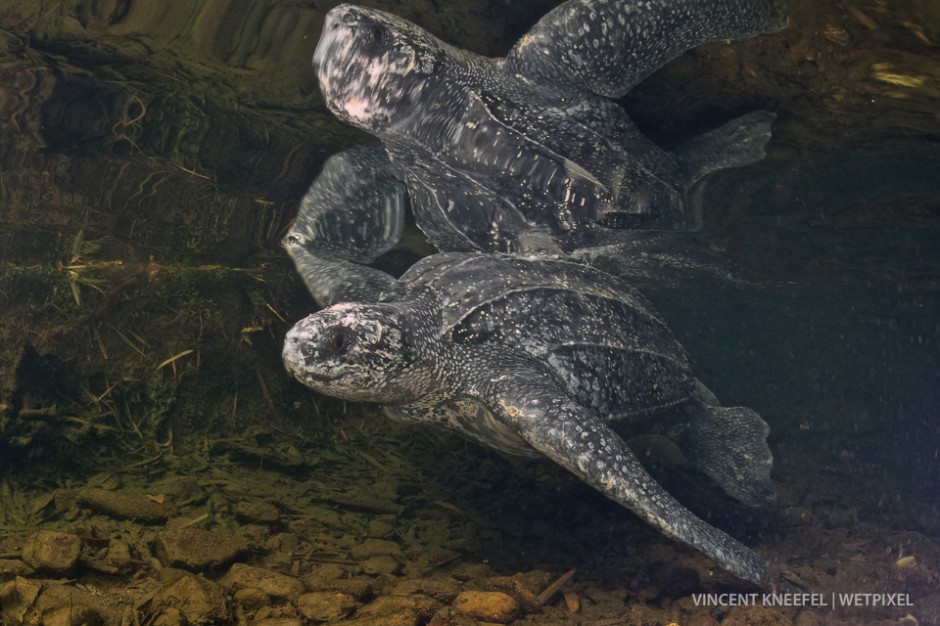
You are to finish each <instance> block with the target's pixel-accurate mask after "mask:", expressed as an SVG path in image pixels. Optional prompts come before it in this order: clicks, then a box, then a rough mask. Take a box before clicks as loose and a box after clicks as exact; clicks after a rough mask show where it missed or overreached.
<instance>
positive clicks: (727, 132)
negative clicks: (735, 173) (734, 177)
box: [673, 111, 777, 188]
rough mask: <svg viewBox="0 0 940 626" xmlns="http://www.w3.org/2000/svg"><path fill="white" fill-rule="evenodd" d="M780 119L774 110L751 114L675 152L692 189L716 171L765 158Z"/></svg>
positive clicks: (712, 131) (704, 135) (706, 134)
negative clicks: (777, 118) (766, 147)
mask: <svg viewBox="0 0 940 626" xmlns="http://www.w3.org/2000/svg"><path fill="white" fill-rule="evenodd" d="M776 117H777V115H776V114H775V113H771V112H770V111H751V112H750V113H746V114H745V115H742V116H741V117H736V118H735V119H733V120H731V121H730V122H728V123H726V124H725V125H723V126H719V127H718V128H716V129H714V130H710V131H708V132H707V133H704V134H702V135H699V136H698V137H693V138H692V139H690V140H688V141H687V142H685V143H684V144H682V145H681V146H679V147H678V148H676V149H675V151H674V152H673V153H674V154H675V156H676V158H677V159H678V161H679V165H680V167H681V168H682V170H683V172H684V173H685V176H686V181H687V184H688V186H689V188H691V187H692V186H693V185H694V184H695V183H696V182H698V181H699V180H701V179H702V178H703V177H705V176H706V175H707V174H710V173H711V172H714V171H716V170H721V169H725V168H729V167H739V166H741V165H747V164H749V163H755V162H757V161H760V160H761V159H763V158H764V156H765V155H766V153H765V152H764V146H765V145H767V142H768V141H769V140H770V136H771V134H772V131H771V128H770V127H771V124H773V121H774V119H776Z"/></svg>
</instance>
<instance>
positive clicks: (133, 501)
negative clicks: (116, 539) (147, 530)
mask: <svg viewBox="0 0 940 626" xmlns="http://www.w3.org/2000/svg"><path fill="white" fill-rule="evenodd" d="M76 500H77V502H78V504H79V505H80V506H83V507H85V508H88V509H91V510H92V511H96V512H98V513H103V514H104V515H107V516H109V517H113V518H115V519H127V520H138V521H141V522H151V523H152V522H163V521H166V520H167V519H169V518H170V516H171V515H172V514H173V512H174V508H173V505H172V504H170V503H168V502H156V501H154V500H152V499H150V498H147V497H146V496H143V495H138V494H131V493H124V492H121V491H105V490H104V489H96V488H92V487H86V488H84V489H79V490H78V493H77V494H76Z"/></svg>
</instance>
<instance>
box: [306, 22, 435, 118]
mask: <svg viewBox="0 0 940 626" xmlns="http://www.w3.org/2000/svg"><path fill="white" fill-rule="evenodd" d="M446 47H447V46H446V44H444V43H443V42H442V41H440V40H439V39H437V38H436V37H434V36H433V35H431V34H430V33H428V32H427V31H425V30H423V29H422V28H419V27H418V26H416V25H414V24H412V23H411V22H408V21H407V20H403V19H401V18H400V17H397V16H395V15H392V14H390V13H385V12H384V11H378V10H375V9H367V8H363V7H356V6H352V5H348V4H344V5H340V6H338V7H336V8H334V9H332V10H331V11H330V12H329V13H327V15H326V19H325V21H324V23H323V33H322V35H321V36H320V43H319V44H318V45H317V50H316V52H314V54H313V66H314V69H315V70H316V72H317V78H318V79H319V81H320V90H321V91H322V92H323V98H324V100H325V101H326V104H327V106H328V107H329V109H330V110H331V111H332V112H333V113H334V114H335V115H336V116H337V117H339V118H340V119H342V120H343V121H345V122H348V123H350V124H353V125H355V126H358V127H360V128H362V129H363V130H366V131H369V132H372V133H374V134H377V135H381V134H382V133H384V132H387V131H390V130H393V129H394V127H395V126H396V125H397V124H398V123H399V122H401V121H402V120H403V119H406V118H407V117H409V116H410V115H411V114H412V112H413V107H412V106H411V105H412V102H413V100H414V99H415V98H416V97H418V96H419V95H420V93H421V91H422V89H423V87H424V84H425V82H426V81H427V80H428V79H429V77H431V76H432V75H433V74H434V73H435V69H436V67H437V66H438V64H439V61H440V60H441V59H442V58H443V57H444V56H445V55H446V51H445V49H446Z"/></svg>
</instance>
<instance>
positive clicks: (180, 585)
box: [150, 574, 232, 624]
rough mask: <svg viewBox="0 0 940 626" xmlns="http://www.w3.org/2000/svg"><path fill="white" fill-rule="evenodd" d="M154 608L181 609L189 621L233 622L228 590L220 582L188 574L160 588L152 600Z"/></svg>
mask: <svg viewBox="0 0 940 626" xmlns="http://www.w3.org/2000/svg"><path fill="white" fill-rule="evenodd" d="M150 606H151V610H154V611H159V610H160V609H175V610H178V611H179V612H180V613H181V614H182V616H183V617H184V618H185V620H186V622H188V623H190V624H214V623H216V622H223V623H228V622H231V619H232V615H231V612H230V611H229V608H228V603H227V602H226V597H225V592H224V591H223V589H222V587H221V586H220V585H219V584H218V583H214V582H212V581H211V580H206V579H205V578H203V577H202V576H195V575H193V574H186V575H184V576H182V577H180V578H179V580H177V581H176V582H173V583H171V584H169V585H166V586H165V587H163V588H161V589H159V590H158V591H157V592H156V593H155V594H154V596H153V598H152V599H151V601H150Z"/></svg>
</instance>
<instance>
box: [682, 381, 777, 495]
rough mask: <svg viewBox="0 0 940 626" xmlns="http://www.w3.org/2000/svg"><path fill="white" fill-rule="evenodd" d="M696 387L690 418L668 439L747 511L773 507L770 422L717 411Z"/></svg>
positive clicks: (746, 412)
mask: <svg viewBox="0 0 940 626" xmlns="http://www.w3.org/2000/svg"><path fill="white" fill-rule="evenodd" d="M698 387H699V389H698V390H697V393H696V400H697V402H696V403H695V404H693V405H692V406H691V407H690V409H691V410H690V411H688V413H686V417H687V419H686V420H684V421H683V423H682V424H679V425H678V426H676V428H675V429H673V430H672V431H671V432H669V433H667V436H669V437H670V438H671V439H672V440H673V441H675V442H676V445H678V446H679V448H680V449H681V450H682V452H683V454H685V456H686V457H687V458H688V459H689V460H690V461H692V462H693V463H695V465H696V466H698V467H699V469H701V470H702V471H704V472H705V473H706V474H708V475H709V476H710V477H711V478H712V479H713V480H714V481H715V482H717V483H718V484H719V485H721V487H722V489H724V490H725V492H727V493H728V495H730V496H732V497H733V498H735V499H737V500H739V501H741V502H743V503H744V504H747V505H749V506H760V505H763V504H767V503H768V502H771V501H772V500H773V499H774V497H775V493H774V485H773V482H771V480H770V469H771V467H772V466H773V456H772V455H771V453H770V448H768V447H767V435H768V433H769V432H770V429H769V427H768V426H767V423H766V422H765V421H764V420H763V419H761V417H760V415H758V414H757V413H755V412H754V411H752V410H751V409H748V408H745V407H723V406H718V402H717V400H716V398H715V396H714V395H712V393H711V392H710V391H709V390H708V389H707V388H706V387H705V386H704V385H702V384H701V383H698Z"/></svg>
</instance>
